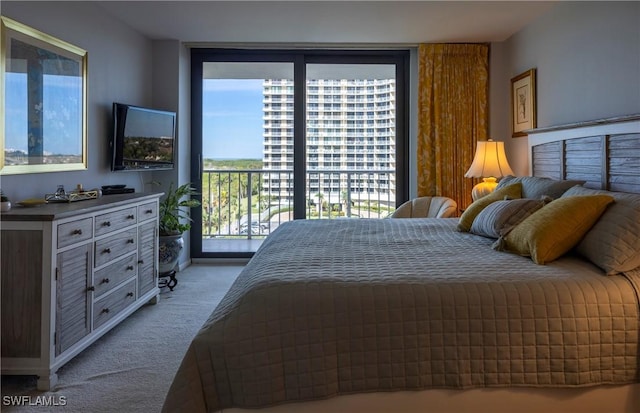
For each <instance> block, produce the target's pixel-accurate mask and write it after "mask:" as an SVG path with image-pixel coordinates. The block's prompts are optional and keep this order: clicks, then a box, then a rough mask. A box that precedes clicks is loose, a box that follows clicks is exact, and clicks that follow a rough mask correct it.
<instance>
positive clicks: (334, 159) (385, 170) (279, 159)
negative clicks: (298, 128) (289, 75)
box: [263, 79, 396, 202]
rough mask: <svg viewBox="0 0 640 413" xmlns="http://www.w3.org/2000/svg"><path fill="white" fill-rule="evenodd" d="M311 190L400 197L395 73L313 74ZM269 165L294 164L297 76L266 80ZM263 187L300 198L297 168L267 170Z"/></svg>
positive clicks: (265, 166) (310, 92) (309, 100)
mask: <svg viewBox="0 0 640 413" xmlns="http://www.w3.org/2000/svg"><path fill="white" fill-rule="evenodd" d="M306 93H307V103H306V105H307V124H306V137H307V140H306V152H307V155H306V156H307V179H306V184H307V194H311V195H309V196H310V197H313V196H318V194H321V196H322V197H323V198H324V199H325V200H330V201H329V202H335V199H336V198H343V197H345V196H346V195H345V194H347V193H348V196H349V197H350V198H351V199H352V200H357V199H369V200H371V199H382V200H385V201H386V200H393V201H395V147H396V145H395V140H396V136H395V135H396V133H395V116H396V113H395V80H394V79H378V80H373V79H371V80H353V79H341V80H310V81H308V82H307V91H306ZM263 103H264V104H263V119H264V152H263V169H264V170H287V171H292V170H293V147H294V145H293V81H291V80H279V79H278V80H276V79H268V80H265V81H264V83H263ZM263 189H264V190H265V191H269V192H270V193H271V194H272V196H276V197H278V198H280V199H281V200H284V199H288V200H290V199H292V198H293V174H292V173H282V174H265V175H264V179H263Z"/></svg>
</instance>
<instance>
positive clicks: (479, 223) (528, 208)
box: [470, 198, 550, 238]
mask: <svg viewBox="0 0 640 413" xmlns="http://www.w3.org/2000/svg"><path fill="white" fill-rule="evenodd" d="M547 200H550V198H546V200H542V199H540V200H538V199H512V200H508V201H496V202H494V203H492V204H490V205H489V206H487V207H486V208H485V209H483V210H482V211H480V213H479V214H478V216H476V218H475V219H474V220H473V223H472V224H471V230H470V232H471V233H473V234H476V235H482V236H483V237H488V238H500V237H501V236H503V235H506V234H507V233H508V232H509V231H511V229H512V228H513V227H515V226H516V225H518V224H519V223H520V222H522V221H523V220H524V219H525V218H527V217H528V216H529V215H531V214H533V213H534V212H536V211H537V210H539V209H540V208H542V207H543V206H544V204H545V203H546V202H547Z"/></svg>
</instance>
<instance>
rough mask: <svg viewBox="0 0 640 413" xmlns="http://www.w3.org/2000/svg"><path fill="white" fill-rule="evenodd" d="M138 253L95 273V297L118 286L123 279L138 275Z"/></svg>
mask: <svg viewBox="0 0 640 413" xmlns="http://www.w3.org/2000/svg"><path fill="white" fill-rule="evenodd" d="M137 260H138V256H137V254H132V255H129V256H128V257H126V258H124V259H121V260H120V261H118V262H115V263H113V264H111V265H108V266H106V267H104V268H103V269H101V270H98V271H96V272H95V273H94V274H93V288H94V290H93V292H94V296H95V297H99V296H101V295H102V294H104V293H106V292H107V291H110V290H112V289H114V288H116V287H117V286H118V285H120V283H122V282H123V281H125V280H127V279H129V278H131V277H134V276H135V275H136V267H137Z"/></svg>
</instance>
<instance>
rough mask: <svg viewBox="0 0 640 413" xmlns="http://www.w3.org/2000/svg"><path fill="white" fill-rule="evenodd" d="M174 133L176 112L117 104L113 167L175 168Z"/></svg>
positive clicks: (112, 143)
mask: <svg viewBox="0 0 640 413" xmlns="http://www.w3.org/2000/svg"><path fill="white" fill-rule="evenodd" d="M175 132H176V114H175V113H174V112H167V111H163V110H156V109H151V108H144V107H141V106H133V105H127V104H124V103H114V104H113V136H112V139H111V140H110V145H111V154H112V157H111V170H112V171H157V170H162V169H173V166H174V161H175V143H176V139H175V138H176V136H175Z"/></svg>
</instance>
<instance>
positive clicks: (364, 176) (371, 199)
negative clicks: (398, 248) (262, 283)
mask: <svg viewBox="0 0 640 413" xmlns="http://www.w3.org/2000/svg"><path fill="white" fill-rule="evenodd" d="M202 178H203V180H202V217H203V218H202V236H203V238H235V239H251V238H258V237H265V236H267V235H269V234H270V233H271V232H273V231H274V230H275V229H276V228H277V227H278V226H279V225H280V224H282V223H283V222H286V221H290V220H293V171H291V170H265V169H262V170H228V169H216V170H213V169H210V170H204V172H203V176H202ZM305 194H306V195H305V198H306V205H305V208H306V216H307V218H308V219H338V218H384V217H386V216H388V215H389V214H391V213H392V212H393V210H394V209H395V171H394V170H374V171H371V170H352V169H350V170H313V171H308V172H307V179H306V188H305Z"/></svg>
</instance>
